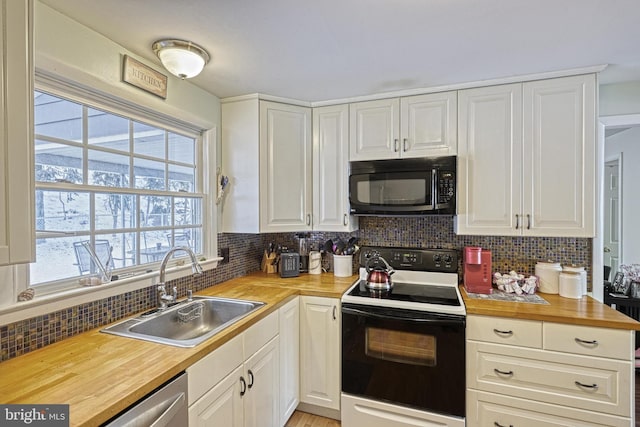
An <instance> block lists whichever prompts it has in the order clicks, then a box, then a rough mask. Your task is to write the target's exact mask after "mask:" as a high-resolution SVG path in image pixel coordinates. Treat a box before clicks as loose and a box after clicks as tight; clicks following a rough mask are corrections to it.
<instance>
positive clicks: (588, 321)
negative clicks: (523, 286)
mask: <svg viewBox="0 0 640 427" xmlns="http://www.w3.org/2000/svg"><path fill="white" fill-rule="evenodd" d="M460 293H461V294H462V298H463V299H464V305H465V307H466V309H467V314H477V315H480V316H497V317H510V318H515V319H523V320H542V321H546V322H556V323H568V324H572V325H582V326H596V327H601V328H613V329H627V330H636V331H640V323H639V322H636V321H635V320H633V319H632V318H630V317H627V316H625V315H624V314H622V313H620V312H618V311H616V310H614V309H613V308H611V307H609V306H608V305H605V304H602V303H600V302H599V301H597V300H595V299H593V298H591V297H589V296H584V297H582V298H580V299H572V298H564V297H561V296H560V295H557V294H543V293H540V294H538V295H539V296H540V297H542V298H543V299H544V300H546V301H547V302H548V303H549V304H532V303H526V302H511V301H496V300H487V299H477V298H470V297H469V295H468V294H467V293H466V291H465V289H464V287H463V286H460Z"/></svg>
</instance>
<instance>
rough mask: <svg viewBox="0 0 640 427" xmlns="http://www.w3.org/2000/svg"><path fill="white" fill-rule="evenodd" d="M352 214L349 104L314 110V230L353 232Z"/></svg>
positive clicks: (354, 220) (355, 226)
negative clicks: (350, 211)
mask: <svg viewBox="0 0 640 427" xmlns="http://www.w3.org/2000/svg"><path fill="white" fill-rule="evenodd" d="M357 227H358V220H357V218H356V217H353V216H351V215H349V106H348V105H346V104H345V105H334V106H328V107H319V108H314V109H313V229H314V230H321V231H346V232H348V231H353V230H355V229H357Z"/></svg>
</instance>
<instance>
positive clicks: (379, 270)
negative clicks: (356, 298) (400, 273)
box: [365, 255, 395, 289]
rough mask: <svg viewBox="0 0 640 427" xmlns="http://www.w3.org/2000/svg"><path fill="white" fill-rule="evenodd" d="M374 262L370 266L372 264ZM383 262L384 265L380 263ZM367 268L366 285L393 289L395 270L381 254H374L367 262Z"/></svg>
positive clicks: (372, 287) (371, 287)
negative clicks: (392, 281) (392, 279)
mask: <svg viewBox="0 0 640 427" xmlns="http://www.w3.org/2000/svg"><path fill="white" fill-rule="evenodd" d="M372 263H373V264H374V265H373V267H370V266H369V265H370V264H372ZM380 264H383V265H380ZM365 269H366V270H367V283H366V287H367V288H369V289H391V287H392V286H393V284H392V283H391V275H392V274H393V273H395V270H394V269H393V268H391V266H389V263H387V261H386V260H385V259H384V258H382V257H381V256H379V255H374V256H372V257H371V258H369V259H368V260H367V262H366V263H365Z"/></svg>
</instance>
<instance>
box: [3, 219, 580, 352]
mask: <svg viewBox="0 0 640 427" xmlns="http://www.w3.org/2000/svg"><path fill="white" fill-rule="evenodd" d="M351 236H355V237H357V238H358V239H359V245H361V246H364V245H368V246H398V247H414V248H447V249H462V248H463V247H464V246H481V247H483V248H485V249H490V250H491V251H492V259H493V270H494V271H501V272H507V271H510V270H516V271H518V272H521V273H524V274H533V272H534V268H535V263H536V261H537V260H540V259H554V260H556V261H559V262H561V263H563V264H570V263H575V264H580V265H585V266H588V267H590V266H591V251H592V249H591V247H592V241H591V239H576V238H558V237H541V238H536V237H499V236H458V235H456V234H454V233H453V218H452V217H449V216H442V217H440V216H430V217H424V218H386V217H385V218H383V217H380V218H379V217H362V218H360V229H359V230H357V231H355V232H353V233H323V232H314V233H309V234H308V237H309V241H310V242H311V247H312V248H314V249H315V248H317V247H318V246H319V245H321V244H323V243H324V242H325V241H326V240H327V239H336V238H341V239H343V240H345V241H346V240H348V239H349V237H351ZM269 242H274V243H276V244H278V245H281V246H286V247H289V248H291V249H294V250H296V249H297V247H298V243H297V242H298V239H297V238H296V234H295V233H278V234H262V235H260V234H220V235H219V236H218V247H219V248H229V250H230V253H229V262H227V263H224V264H219V265H218V268H216V269H215V270H210V271H207V272H205V274H203V275H202V276H200V277H198V278H192V277H185V278H181V279H177V280H175V281H172V282H170V284H171V285H175V286H176V287H177V288H178V295H179V296H180V297H183V296H185V295H186V292H187V289H192V290H193V291H194V292H197V291H199V290H202V289H204V288H207V287H210V286H213V285H215V284H217V283H221V282H224V281H227V280H230V279H232V278H234V277H239V276H243V275H246V274H248V273H252V272H254V271H258V270H260V260H261V258H262V252H263V250H264V248H265V247H266V246H267V245H268V244H269ZM323 267H324V268H325V269H327V270H331V257H329V256H324V257H323ZM355 271H356V266H355V265H354V272H355ZM154 292H155V291H154V289H153V287H149V288H145V289H141V290H138V291H133V292H127V293H125V294H122V295H117V296H114V297H110V298H105V299H101V300H98V301H94V302H91V303H87V304H82V305H79V306H75V307H70V308H68V309H64V310H60V311H56V312H53V313H49V314H46V315H43V316H38V317H35V318H32V319H26V320H23V321H20V322H15V323H11V324H9V325H2V326H0V361H4V360H8V359H10V358H13V357H16V356H19V355H21V354H24V353H27V352H30V351H33V350H36V349H38V348H41V347H44V346H46V345H48V344H51V343H54V342H57V341H61V340H63V339H65V338H68V337H71V336H73V335H77V334H79V333H82V332H85V331H88V330H90V329H94V328H97V327H100V326H104V325H106V324H109V323H112V322H114V321H117V320H120V319H123V318H125V317H128V316H131V315H134V314H136V313H139V312H141V311H144V310H148V309H150V308H152V307H153V306H154V305H155V293H154Z"/></svg>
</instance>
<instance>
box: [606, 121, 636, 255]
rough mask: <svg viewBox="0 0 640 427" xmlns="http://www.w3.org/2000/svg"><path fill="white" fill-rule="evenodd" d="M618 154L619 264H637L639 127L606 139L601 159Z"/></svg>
mask: <svg viewBox="0 0 640 427" xmlns="http://www.w3.org/2000/svg"><path fill="white" fill-rule="evenodd" d="M619 153H622V180H621V181H622V226H623V241H622V259H621V262H620V263H621V264H631V263H640V221H638V218H639V217H640V214H639V213H640V197H638V194H640V193H639V192H638V183H640V127H635V128H631V129H629V130H626V131H624V132H620V133H617V134H615V135H613V136H610V137H608V138H607V139H606V142H605V158H606V159H610V158H613V157H615V156H616V155H617V154H619Z"/></svg>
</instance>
